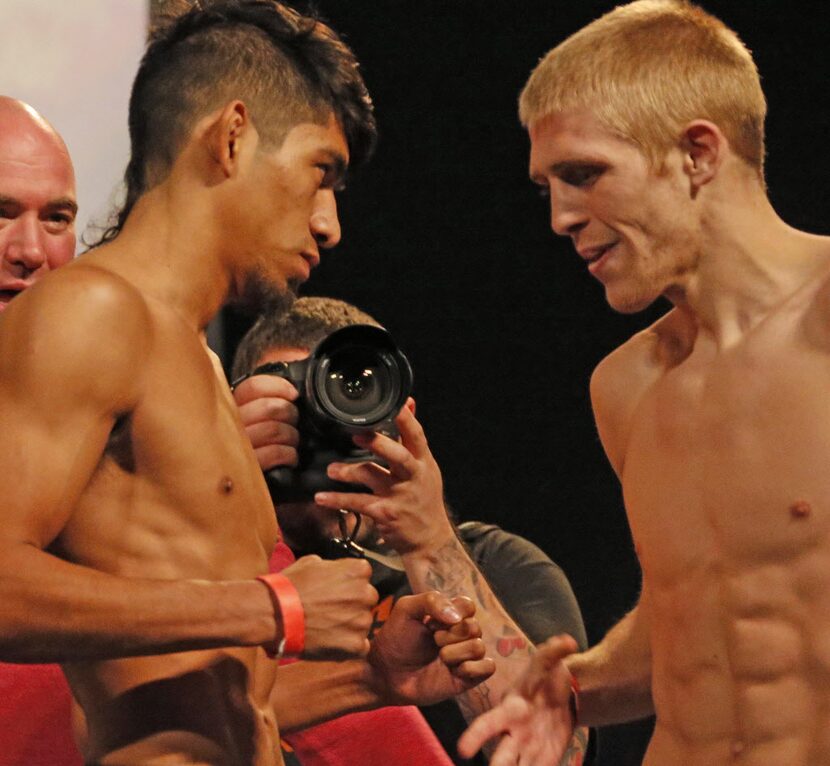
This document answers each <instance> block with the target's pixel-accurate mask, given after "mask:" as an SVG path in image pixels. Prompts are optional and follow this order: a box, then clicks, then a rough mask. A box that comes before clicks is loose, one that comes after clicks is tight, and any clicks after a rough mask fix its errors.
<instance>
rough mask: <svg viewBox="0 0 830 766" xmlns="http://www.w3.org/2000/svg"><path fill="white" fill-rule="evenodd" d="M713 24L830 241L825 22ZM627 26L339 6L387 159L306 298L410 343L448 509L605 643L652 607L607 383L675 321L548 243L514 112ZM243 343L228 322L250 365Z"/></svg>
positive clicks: (631, 748) (789, 10)
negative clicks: (330, 299) (621, 293)
mask: <svg viewBox="0 0 830 766" xmlns="http://www.w3.org/2000/svg"><path fill="white" fill-rule="evenodd" d="M703 5H704V7H705V8H706V9H707V10H709V11H711V12H713V13H714V14H715V15H717V16H719V17H720V18H722V19H723V20H724V21H725V22H726V23H727V24H728V25H730V26H731V27H732V28H734V29H736V30H737V31H738V33H739V34H740V35H741V37H742V39H743V40H744V41H745V42H746V43H747V45H748V46H749V47H750V49H752V51H753V52H754V54H755V59H756V63H757V64H758V68H759V70H760V72H761V76H762V81H763V85H764V90H765V92H766V95H767V99H768V102H769V118H768V121H767V136H768V141H767V147H768V162H767V181H768V184H769V187H770V194H771V198H772V201H773V203H774V205H775V206H776V209H777V210H778V211H779V213H780V214H781V215H782V217H783V218H784V219H785V220H786V221H787V222H788V223H790V224H792V225H794V226H797V227H799V228H803V229H807V230H810V231H813V232H817V233H830V225H828V217H827V213H826V207H827V205H826V200H827V182H826V177H827V171H828V169H830V168H828V159H827V154H826V152H825V145H824V137H825V136H826V134H827V131H828V128H830V120H828V105H827V103H828V95H827V88H826V81H827V75H828V66H827V62H826V39H827V33H828V26H829V25H828V23H827V20H826V12H825V11H824V6H823V4H819V3H817V4H815V5H813V4H807V3H803V2H801V3H799V2H780V1H776V2H765V1H764V0H752V1H751V0H745V1H743V2H735V1H734V0H733V2H729V1H728V0H720V1H715V0H711V1H710V2H705V3H704V4H703ZM612 6H613V3H610V2H596V1H594V0H581V1H580V2H577V3H565V2H555V0H547V1H546V2H540V1H537V0H514V2H506V1H504V2H502V1H499V2H482V1H481V0H418V1H417V2H415V1H414V0H409V1H408V2H405V1H404V0H371V1H369V0H365V1H362V2H360V1H358V0H320V1H319V2H318V3H317V4H316V7H317V8H318V10H319V11H320V12H321V13H322V15H323V16H324V17H325V18H327V19H328V20H329V21H330V22H331V23H332V25H333V26H334V27H335V28H336V29H337V30H338V31H340V32H341V33H342V34H343V35H344V36H345V37H346V39H347V41H348V42H349V43H350V44H351V45H352V47H353V48H354V50H355V51H356V53H357V55H358V57H359V58H360V60H361V62H362V64H363V71H364V75H365V78H366V81H367V84H368V86H369V90H370V92H371V93H372V96H373V98H374V101H375V104H376V107H377V116H378V122H379V127H380V143H379V146H378V151H377V153H376V155H375V158H374V160H373V161H372V163H371V164H370V165H369V166H367V167H366V168H365V169H363V170H362V171H360V172H358V173H357V174H355V176H354V177H352V178H351V179H350V182H349V188H348V190H347V191H346V192H345V193H344V194H343V195H342V196H341V198H340V215H341V223H342V226H343V241H342V244H341V245H340V246H339V247H338V248H337V249H335V250H334V251H331V252H329V253H328V254H325V255H324V257H323V263H322V265H321V266H320V268H319V269H318V270H317V272H316V273H315V275H314V276H313V277H312V279H311V280H310V281H309V283H308V284H307V286H306V287H305V288H304V290H303V293H304V294H310V295H312V294H313V295H331V296H335V297H339V298H344V299H346V300H349V301H351V302H352V303H355V304H356V305H358V306H359V307H361V308H363V309H365V310H367V311H368V312H369V313H371V314H373V315H374V316H375V317H376V318H377V319H378V320H379V321H380V322H381V323H383V324H384V325H385V326H386V327H387V328H388V329H389V330H390V331H391V332H392V333H393V335H394V336H395V338H396V339H397V340H398V342H399V343H400V344H401V345H402V347H403V348H404V349H405V351H406V352H407V354H408V356H409V357H410V359H411V361H412V363H413V367H414V370H415V376H416V383H415V396H416V399H417V404H418V417H419V419H420V420H421V422H422V423H423V424H424V427H425V429H426V431H427V434H428V436H429V439H430V444H431V446H432V449H433V452H434V453H435V455H436V457H437V459H438V461H439V463H440V465H441V467H442V470H443V475H444V481H445V485H446V493H447V496H448V498H449V500H450V502H451V503H452V505H453V506H454V507H455V508H456V509H457V511H458V513H459V514H460V516H461V517H462V518H463V519H472V518H476V519H482V520H485V521H491V522H495V523H498V524H501V525H502V526H504V527H505V528H507V529H509V530H511V531H513V532H517V533H519V534H522V535H524V536H526V537H528V538H529V539H531V540H533V541H534V542H536V543H537V544H538V545H539V546H541V547H542V548H543V549H544V550H545V551H546V552H547V553H548V554H549V555H550V556H551V558H553V559H554V560H555V561H557V562H558V563H559V564H560V565H561V566H562V567H563V569H564V570H565V572H566V573H567V574H568V576H569V578H570V580H571V583H572V585H573V588H574V591H575V592H576V595H577V598H578V600H579V602H580V605H581V607H582V611H583V615H584V617H585V622H586V625H587V629H588V634H589V637H590V639H591V641H592V642H595V641H598V640H599V639H600V638H601V637H602V636H603V634H604V633H605V632H606V631H607V630H608V628H609V627H611V625H613V624H614V622H616V621H617V620H618V619H619V618H620V617H622V616H623V615H624V614H625V612H626V611H627V610H628V609H630V608H631V607H632V606H633V604H634V603H635V600H636V598H637V593H638V587H639V575H638V569H637V565H636V560H635V557H634V554H633V549H632V544H631V540H630V536H629V533H628V527H627V523H626V519H625V513H624V510H623V507H622V503H621V499H620V493H619V488H618V484H617V481H616V479H615V477H614V475H613V472H612V471H611V469H610V467H609V466H608V464H607V463H606V460H605V458H604V456H603V453H602V449H601V447H600V445H599V443H598V439H597V436H596V431H595V428H594V425H593V419H592V416H591V411H590V404H589V400H588V381H589V377H590V374H591V371H592V370H593V368H594V366H595V365H596V364H597V362H598V361H599V360H600V359H602V358H603V356H605V355H606V354H607V353H608V352H609V351H611V350H612V349H613V348H615V347H616V346H617V345H619V344H620V343H622V342H623V341H624V340H625V339H626V338H628V337H629V336H630V335H631V334H632V333H633V332H635V331H636V330H638V329H640V328H642V327H645V326H646V325H647V324H650V323H651V322H652V321H654V319H655V318H656V317H657V316H659V315H660V314H661V313H663V311H665V309H666V306H665V305H658V306H655V307H653V308H652V309H650V310H649V311H647V312H645V313H643V314H640V315H637V316H622V315H619V314H615V313H614V312H613V311H611V309H609V308H608V306H607V305H606V304H605V301H604V297H603V292H602V289H601V287H600V285H599V284H598V283H597V282H595V281H594V280H593V279H592V278H591V277H590V276H589V275H588V274H587V272H586V271H585V268H584V265H583V264H582V263H581V261H580V260H579V259H578V257H577V256H576V255H575V253H574V252H573V250H572V248H571V245H570V244H569V243H568V242H566V241H558V240H557V239H556V238H555V237H554V236H553V234H552V233H551V232H550V230H549V228H548V211H547V207H546V201H545V200H543V199H540V198H539V196H538V194H537V192H536V190H535V189H534V188H533V187H532V185H531V184H530V183H529V181H528V180H527V155H528V140H527V136H526V134H525V132H524V131H523V130H522V128H521V127H520V125H519V123H518V119H517V116H516V102H517V97H518V93H519V91H520V89H521V87H522V85H523V84H524V82H525V80H526V78H527V76H528V74H529V72H530V70H531V69H532V68H533V66H534V65H535V63H536V62H537V61H538V59H539V58H540V56H542V55H543V54H544V53H545V52H546V51H547V50H548V49H549V48H551V47H553V46H554V45H555V44H556V43H557V42H559V41H561V40H562V39H563V38H564V37H566V36H567V35H568V34H570V33H572V32H574V31H576V30H577V29H578V28H579V27H581V26H583V25H584V24H586V23H588V22H589V21H591V20H592V19H594V18H596V17H597V16H599V15H601V14H602V13H603V12H605V11H607V10H609V9H610V8H611V7H612ZM300 7H303V6H302V5H300ZM242 327H243V323H242V321H241V320H239V319H238V318H234V317H229V321H228V322H227V323H226V332H227V335H228V337H227V340H228V342H229V343H230V344H232V343H233V342H234V340H235V338H237V337H238V334H239V332H240V330H241V329H242ZM516 587H517V588H520V587H521V583H516ZM643 732H644V728H643V727H642V726H640V727H633V728H632V727H625V728H623V729H619V728H617V729H616V730H615V731H613V732H607V733H606V736H605V738H604V739H603V747H602V750H603V755H602V763H603V765H604V766H612V765H613V766H625V765H626V764H633V763H639V759H640V757H641V749H642V745H641V740H642V739H643V736H644V734H643Z"/></svg>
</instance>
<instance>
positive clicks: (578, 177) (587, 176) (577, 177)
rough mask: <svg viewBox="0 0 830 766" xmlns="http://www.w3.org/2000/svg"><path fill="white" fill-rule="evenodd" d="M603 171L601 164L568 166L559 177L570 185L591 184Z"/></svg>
mask: <svg viewBox="0 0 830 766" xmlns="http://www.w3.org/2000/svg"><path fill="white" fill-rule="evenodd" d="M602 171H603V168H602V167H600V166H599V165H585V166H580V167H574V168H567V169H566V170H563V171H562V172H561V173H560V174H559V178H560V179H561V180H562V181H564V182H565V183H566V184H568V185H569V186H577V187H581V186H590V185H591V184H593V183H594V182H595V181H596V180H597V179H598V178H599V177H600V176H601V175H602Z"/></svg>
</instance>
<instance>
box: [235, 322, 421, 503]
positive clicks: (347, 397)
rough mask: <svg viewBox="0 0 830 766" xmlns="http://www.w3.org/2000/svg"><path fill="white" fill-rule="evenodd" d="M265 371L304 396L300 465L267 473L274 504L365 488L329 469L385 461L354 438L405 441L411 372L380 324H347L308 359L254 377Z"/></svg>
mask: <svg viewBox="0 0 830 766" xmlns="http://www.w3.org/2000/svg"><path fill="white" fill-rule="evenodd" d="M263 374H267V375H278V376H279V377H282V378H286V379H287V380H289V381H291V383H292V384H293V385H294V386H295V388H296V389H297V391H299V394H300V396H299V397H298V399H297V401H296V402H295V403H296V405H297V408H298V409H299V413H300V416H299V422H298V425H297V429H298V431H299V432H300V442H299V445H298V447H297V452H298V463H297V466H296V467H295V468H290V467H283V466H279V467H277V468H272V469H271V470H269V471H266V472H265V479H266V482H267V484H268V489H269V490H270V492H271V496H272V497H273V498H274V500H275V501H277V502H284V503H288V502H302V501H309V500H311V499H312V498H313V496H314V493H315V492H320V491H324V490H334V491H351V492H354V491H356V490H359V486H358V485H355V484H346V483H344V482H337V481H334V480H332V479H330V478H329V477H328V476H326V468H327V467H328V465H329V464H330V463H333V462H346V463H357V462H364V461H366V460H373V461H374V462H379V461H378V460H377V459H376V458H374V457H373V456H372V454H371V453H370V452H368V451H367V450H364V449H360V448H359V447H357V446H356V445H355V444H354V442H353V441H352V436H353V435H355V434H361V433H372V432H378V433H382V434H385V435H387V436H389V437H391V438H393V439H396V438H397V437H398V431H397V429H396V428H395V423H394V419H395V417H396V415H397V414H398V412H399V411H400V409H401V407H403V405H404V403H405V402H406V399H407V397H408V396H409V394H410V392H411V390H412V367H411V366H410V364H409V360H408V359H407V358H406V356H405V355H404V353H403V352H402V351H401V350H400V349H399V348H398V347H397V345H396V344H395V341H394V340H393V339H392V336H391V335H390V334H389V333H388V332H386V330H384V329H382V328H380V327H375V326H374V325H365V324H358V325H351V326H350V327H344V328H343V329H341V330H336V331H335V332H333V333H331V334H330V335H328V336H327V337H325V338H324V339H323V340H322V341H320V343H318V344H317V346H316V347H315V348H314V350H313V351H312V352H311V354H310V355H309V357H308V358H307V359H302V360H300V361H296V362H270V363H268V364H264V365H262V366H260V367H257V368H256V369H255V370H254V371H253V372H252V373H251V375H263ZM246 377H250V375H249V376H246ZM243 379H244V378H243ZM243 379H240V380H239V381H236V382H235V384H234V385H237V384H238V383H240V382H241V380H243Z"/></svg>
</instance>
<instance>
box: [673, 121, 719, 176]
mask: <svg viewBox="0 0 830 766" xmlns="http://www.w3.org/2000/svg"><path fill="white" fill-rule="evenodd" d="M681 142H682V150H683V171H684V172H685V173H686V175H687V176H688V177H689V181H690V182H691V185H692V189H693V190H694V189H699V188H700V187H701V186H704V185H705V184H708V183H709V182H710V181H711V180H712V179H713V178H714V177H715V176H716V175H717V172H718V170H719V169H720V166H721V165H722V164H723V160H724V157H725V154H726V149H727V147H728V145H729V142H728V141H727V140H726V136H724V135H723V133H721V130H720V128H719V127H718V126H717V125H715V123H713V122H709V120H694V121H693V122H690V123H689V124H688V125H687V126H686V127H685V129H684V130H683V134H682V139H681Z"/></svg>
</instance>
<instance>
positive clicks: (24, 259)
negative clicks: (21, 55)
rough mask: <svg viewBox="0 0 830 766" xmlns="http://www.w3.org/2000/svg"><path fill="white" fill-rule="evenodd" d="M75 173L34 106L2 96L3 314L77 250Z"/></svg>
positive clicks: (0, 260) (0, 298) (0, 241)
mask: <svg viewBox="0 0 830 766" xmlns="http://www.w3.org/2000/svg"><path fill="white" fill-rule="evenodd" d="M77 209H78V205H77V201H76V199H75V172H74V170H73V168H72V161H71V160H70V158H69V152H68V151H67V149H66V145H65V144H64V142H63V139H62V138H61V137H60V136H59V135H58V133H57V132H56V131H55V129H54V128H53V127H52V126H51V125H50V124H49V123H48V122H47V121H46V120H45V119H44V118H43V117H41V115H40V114H38V113H37V112H36V111H35V110H34V109H33V108H32V107H31V106H29V105H28V104H24V103H23V102H22V101H18V100H16V99H13V98H9V97H8V96H0V313H2V312H3V311H4V310H5V308H6V306H7V305H8V303H9V301H10V300H11V299H12V298H14V297H15V296H16V295H17V294H18V293H19V292H21V291H22V290H25V289H26V288H27V287H30V286H31V285H32V284H34V283H35V282H36V281H37V280H38V279H40V277H42V276H43V275H44V274H46V273H48V272H49V271H50V270H51V269H55V268H57V267H58V266H62V265H63V264H65V263H67V262H68V261H70V260H71V259H72V255H73V253H74V252H75V214H76V212H77Z"/></svg>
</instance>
